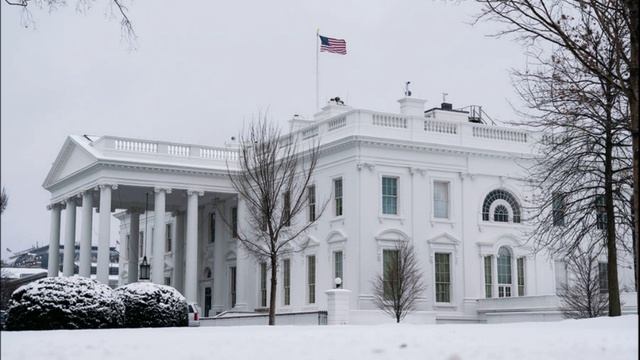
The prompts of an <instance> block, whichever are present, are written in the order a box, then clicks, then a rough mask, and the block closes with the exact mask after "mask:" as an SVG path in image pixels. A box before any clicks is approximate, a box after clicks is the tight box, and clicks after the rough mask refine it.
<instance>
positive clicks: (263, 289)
mask: <svg viewBox="0 0 640 360" xmlns="http://www.w3.org/2000/svg"><path fill="white" fill-rule="evenodd" d="M260 306H262V307H265V306H267V263H264V262H263V263H260Z"/></svg>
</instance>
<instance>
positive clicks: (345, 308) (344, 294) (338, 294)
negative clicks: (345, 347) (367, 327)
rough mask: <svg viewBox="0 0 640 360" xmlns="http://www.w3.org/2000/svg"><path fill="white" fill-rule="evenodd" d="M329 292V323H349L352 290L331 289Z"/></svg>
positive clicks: (326, 292) (327, 292)
mask: <svg viewBox="0 0 640 360" xmlns="http://www.w3.org/2000/svg"><path fill="white" fill-rule="evenodd" d="M325 294H327V325H346V324H348V323H349V296H350V295H351V290H346V289H331V290H327V291H325Z"/></svg>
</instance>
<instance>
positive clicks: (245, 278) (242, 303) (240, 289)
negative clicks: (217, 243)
mask: <svg viewBox="0 0 640 360" xmlns="http://www.w3.org/2000/svg"><path fill="white" fill-rule="evenodd" d="M236 207H237V211H238V232H239V233H240V234H245V233H247V231H245V230H244V227H245V226H246V225H247V224H246V223H245V222H244V221H243V219H247V218H248V215H247V214H246V211H247V209H246V206H245V204H244V201H242V199H240V197H238V202H237V204H236ZM235 241H236V247H237V250H236V254H237V255H236V306H235V307H234V309H236V310H238V311H248V310H249V297H250V296H251V295H249V294H251V293H252V292H251V289H250V286H251V284H252V281H251V276H252V274H251V272H252V271H253V270H255V261H254V259H253V257H252V256H251V254H249V251H247V249H246V248H245V246H244V245H243V244H242V242H240V240H238V239H235Z"/></svg>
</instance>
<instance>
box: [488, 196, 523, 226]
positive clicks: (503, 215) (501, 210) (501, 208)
mask: <svg viewBox="0 0 640 360" xmlns="http://www.w3.org/2000/svg"><path fill="white" fill-rule="evenodd" d="M498 200H502V201H500V202H501V204H499V205H497V206H496V207H495V208H494V209H493V212H494V215H493V221H499V222H509V220H511V221H513V222H514V223H520V205H519V204H518V201H517V200H516V198H515V197H514V196H513V195H511V193H509V192H508V191H505V190H501V189H498V190H493V191H491V192H490V193H489V194H487V196H486V197H485V198H484V202H483V203H482V220H484V221H489V219H490V218H491V205H492V204H493V203H494V202H495V201H498ZM507 205H508V206H509V207H510V208H511V214H513V215H512V216H513V218H512V219H509V209H507Z"/></svg>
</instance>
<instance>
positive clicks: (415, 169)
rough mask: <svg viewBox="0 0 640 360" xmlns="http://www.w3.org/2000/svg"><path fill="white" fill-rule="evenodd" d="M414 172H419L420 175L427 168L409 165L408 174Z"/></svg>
mask: <svg viewBox="0 0 640 360" xmlns="http://www.w3.org/2000/svg"><path fill="white" fill-rule="evenodd" d="M415 173H419V174H420V175H422V176H424V175H425V174H426V173H427V170H426V169H423V168H418V167H409V174H411V176H413V175H414V174H415Z"/></svg>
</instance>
